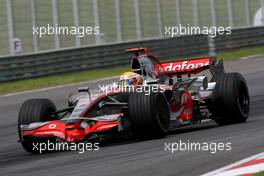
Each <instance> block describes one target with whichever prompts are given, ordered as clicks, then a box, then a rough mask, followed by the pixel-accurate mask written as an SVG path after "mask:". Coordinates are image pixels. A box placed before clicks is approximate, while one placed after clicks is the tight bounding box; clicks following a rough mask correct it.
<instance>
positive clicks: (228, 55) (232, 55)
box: [217, 46, 264, 60]
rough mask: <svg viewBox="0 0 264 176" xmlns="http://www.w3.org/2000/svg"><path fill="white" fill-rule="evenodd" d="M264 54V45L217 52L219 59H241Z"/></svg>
mask: <svg viewBox="0 0 264 176" xmlns="http://www.w3.org/2000/svg"><path fill="white" fill-rule="evenodd" d="M259 54H264V47H263V46H262V47H255V48H244V49H237V50H232V51H228V52H227V51H226V52H220V53H218V54H217V58H218V59H224V60H231V59H240V58H242V57H247V56H252V55H259Z"/></svg>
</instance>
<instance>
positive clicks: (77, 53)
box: [0, 27, 264, 82]
mask: <svg viewBox="0 0 264 176" xmlns="http://www.w3.org/2000/svg"><path fill="white" fill-rule="evenodd" d="M213 41H214V46H213V47H215V50H216V51H223V50H226V49H233V48H240V47H250V46H256V45H264V27H255V28H243V29H236V30H233V31H232V34H231V35H228V36H223V35H222V36H217V37H216V38H215V39H214V40H213ZM139 46H144V47H149V48H151V53H153V54H154V55H157V56H159V57H161V58H173V57H174V58H175V57H186V56H193V55H201V54H208V53H209V51H210V50H211V49H212V48H211V45H209V42H208V36H206V35H190V36H178V37H173V38H163V39H153V40H144V41H136V42H126V43H119V44H112V45H101V46H90V47H82V48H75V49H67V50H60V51H53V52H47V53H40V54H29V55H21V56H13V57H2V58H0V82H4V81H11V80H19V79H28V78H35V77H40V76H46V75H56V74H60V73H66V72H73V71H81V70H89V69H96V68H106V67H113V66H118V65H124V64H129V62H130V57H129V56H128V55H127V54H125V53H124V50H125V49H126V48H131V47H139ZM209 46H210V47H209ZM213 49H214V48H213Z"/></svg>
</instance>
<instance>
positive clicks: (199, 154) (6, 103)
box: [0, 58, 264, 176]
mask: <svg viewBox="0 0 264 176" xmlns="http://www.w3.org/2000/svg"><path fill="white" fill-rule="evenodd" d="M225 66H226V70H227V71H229V72H230V71H232V72H233V71H239V72H241V73H242V74H243V75H244V76H245V78H246V80H247V83H248V86H249V91H250V96H251V115H250V118H249V120H248V122H247V123H244V124H236V125H229V126H223V127H219V126H217V125H216V124H215V123H214V122H212V121H211V122H207V123H204V124H200V125H195V126H193V127H185V128H181V129H178V130H176V131H175V132H173V133H172V134H169V135H168V136H167V137H166V138H164V139H156V140H148V141H129V142H125V143H117V144H112V145H110V146H106V147H102V148H100V150H99V151H93V152H89V151H87V152H85V153H83V154H79V153H78V152H75V151H74V152H56V153H50V154H46V155H32V154H29V153H27V152H25V151H24V150H23V149H22V147H21V146H20V144H19V143H17V142H16V141H17V129H16V128H17V126H16V123H17V116H18V111H19V108H20V106H21V103H22V102H23V101H25V100H26V99H29V98H37V97H46V98H50V99H51V100H53V101H54V102H55V103H56V104H57V105H58V107H64V106H66V99H67V95H68V93H69V92H71V91H74V90H76V88H77V87H79V86H69V87H66V88H56V89H51V90H45V91H39V92H33V93H25V94H18V95H14V96H7V97H0V175H3V176H8V175H11V176H13V175H27V176H28V175H47V176H50V175H63V176H66V175H76V176H78V175H89V176H93V175H115V176H117V175H126V176H128V175H136V176H140V175H152V176H153V175H174V176H176V175H187V176H192V175H200V174H203V173H206V172H209V171H211V170H214V169H217V168H220V167H223V166H225V165H228V164H230V163H232V162H236V161H238V160H241V159H243V158H246V157H249V156H251V155H253V154H256V153H260V152H263V151H264V147H263V146H264V137H263V134H264V90H263V89H264V58H254V59H248V60H239V61H229V62H226V63H225ZM98 84H99V83H93V84H92V85H90V86H92V87H96V86H98ZM100 84H102V82H101V83H100ZM180 140H182V141H185V142H186V141H188V140H189V141H190V142H212V141H217V142H231V143H232V145H231V146H232V150H231V151H220V152H216V153H215V154H211V153H210V152H208V151H207V152H205V151H178V152H175V153H174V154H171V153H169V152H168V151H165V150H164V147H165V144H164V143H165V142H167V143H168V142H179V141H180Z"/></svg>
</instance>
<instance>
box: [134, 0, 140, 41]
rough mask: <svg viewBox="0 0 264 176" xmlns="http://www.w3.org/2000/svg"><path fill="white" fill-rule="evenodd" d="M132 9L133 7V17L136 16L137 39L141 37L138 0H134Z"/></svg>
mask: <svg viewBox="0 0 264 176" xmlns="http://www.w3.org/2000/svg"><path fill="white" fill-rule="evenodd" d="M134 9H135V17H136V32H137V39H139V40H140V39H142V31H141V20H140V7H139V1H138V0H134Z"/></svg>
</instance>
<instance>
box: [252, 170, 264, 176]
mask: <svg viewBox="0 0 264 176" xmlns="http://www.w3.org/2000/svg"><path fill="white" fill-rule="evenodd" d="M254 176H264V171H262V172H259V173H256V174H254Z"/></svg>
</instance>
